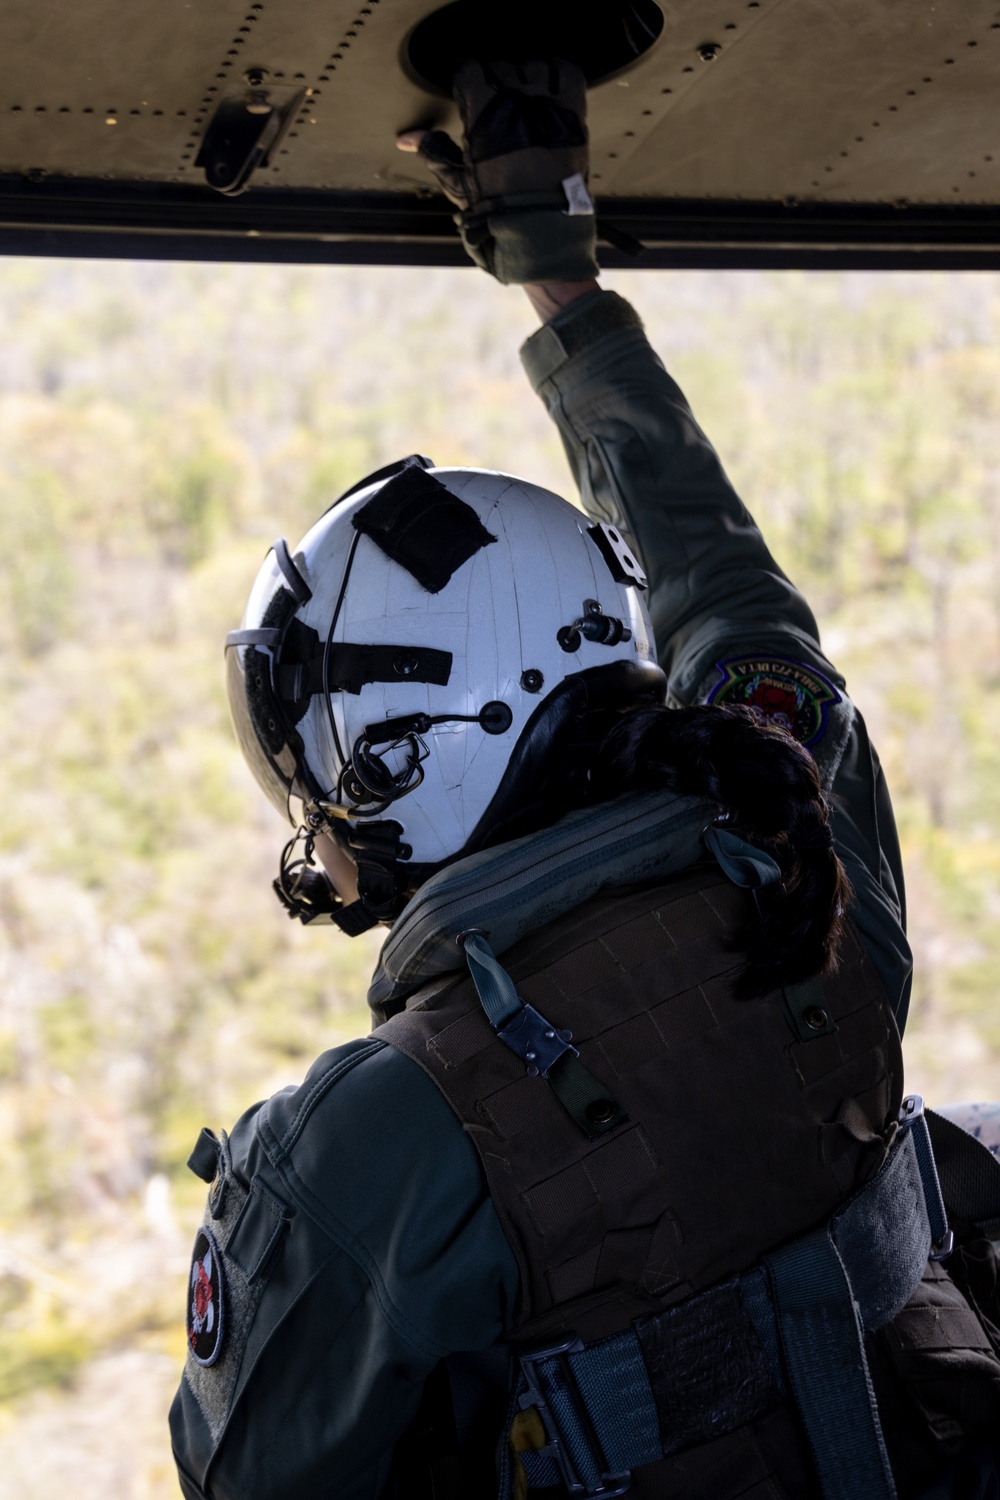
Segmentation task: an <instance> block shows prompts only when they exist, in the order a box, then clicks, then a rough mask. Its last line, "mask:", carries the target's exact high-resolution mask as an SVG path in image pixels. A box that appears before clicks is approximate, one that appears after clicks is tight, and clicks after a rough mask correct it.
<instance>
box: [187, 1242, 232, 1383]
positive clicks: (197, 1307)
mask: <svg viewBox="0 0 1000 1500" xmlns="http://www.w3.org/2000/svg"><path fill="white" fill-rule="evenodd" d="M224 1286H225V1284H224V1281H223V1272H222V1252H221V1251H220V1249H219V1246H218V1244H217V1242H216V1239H215V1235H214V1234H213V1233H212V1231H211V1230H210V1229H209V1228H207V1227H206V1226H205V1225H202V1227H201V1228H200V1229H199V1230H198V1235H197V1238H196V1239H195V1242H194V1254H193V1256H192V1258H191V1277H190V1280H189V1283H188V1310H187V1336H188V1349H189V1351H190V1354H191V1358H192V1359H193V1360H194V1361H195V1362H196V1363H197V1364H199V1365H214V1364H215V1361H216V1360H217V1359H218V1357H219V1353H220V1351H221V1349H222V1330H223V1325H224V1318H223V1314H224V1310H225V1308H224V1301H223V1298H224Z"/></svg>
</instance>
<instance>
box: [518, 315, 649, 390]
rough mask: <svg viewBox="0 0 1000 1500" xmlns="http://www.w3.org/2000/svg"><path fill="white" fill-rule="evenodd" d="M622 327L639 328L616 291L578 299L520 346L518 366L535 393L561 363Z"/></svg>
mask: <svg viewBox="0 0 1000 1500" xmlns="http://www.w3.org/2000/svg"><path fill="white" fill-rule="evenodd" d="M626 328H638V329H641V328H642V319H641V318H640V317H639V314H638V313H637V312H636V310H635V308H634V307H633V306H632V305H631V303H629V302H626V301H625V298H624V297H619V295H618V293H617V292H591V293H589V294H588V295H587V296H586V297H578V298H577V300H576V301H575V302H571V303H570V305H569V306H568V307H564V308H563V309H562V311H561V312H558V313H556V315H555V317H554V318H552V319H551V321H550V322H548V323H546V324H545V325H544V327H542V328H539V330H538V332H537V333H533V334H532V335H531V337H530V338H529V339H526V340H525V342H524V343H523V344H522V345H521V363H522V364H523V365H524V368H525V370H526V371H527V375H528V379H529V380H530V381H531V384H532V385H533V386H534V388H535V390H536V391H537V390H538V389H539V387H540V386H541V385H542V384H543V382H544V381H546V380H547V379H548V378H549V376H550V375H553V374H554V373H555V371H556V370H557V369H558V368H559V366H560V365H561V364H565V362H566V360H568V359H571V358H572V357H573V355H574V354H577V353H579V351H580V350H581V349H587V348H589V347H590V346H591V345H592V344H596V343H598V341H599V340H600V339H603V338H606V337H607V336H608V335H609V334H612V333H619V332H621V331H622V330H623V329H626Z"/></svg>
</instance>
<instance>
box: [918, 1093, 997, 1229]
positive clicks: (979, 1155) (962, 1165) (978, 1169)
mask: <svg viewBox="0 0 1000 1500" xmlns="http://www.w3.org/2000/svg"><path fill="white" fill-rule="evenodd" d="M926 1117H927V1126H928V1129H929V1130H930V1135H931V1142H932V1144H933V1146H934V1159H935V1161H936V1163H937V1169H938V1177H939V1179H940V1182H941V1192H942V1194H943V1196H944V1201H945V1204H946V1206H947V1208H948V1210H949V1212H950V1213H951V1214H953V1215H954V1217H955V1218H957V1219H964V1220H965V1222H966V1223H969V1224H978V1225H979V1227H980V1228H981V1229H982V1230H983V1231H984V1233H985V1234H987V1235H988V1236H989V1237H990V1239H994V1238H996V1237H997V1236H1000V1161H997V1159H996V1157H995V1156H994V1155H993V1152H992V1151H990V1150H989V1149H988V1147H986V1146H984V1145H983V1143H982V1141H977V1140H976V1138H975V1136H972V1135H970V1134H969V1132H968V1131H967V1130H963V1129H962V1127H961V1125H956V1124H955V1122H954V1121H953V1120H949V1119H947V1118H946V1117H945V1116H944V1115H939V1114H936V1113H935V1111H934V1110H933V1109H929V1110H927V1111H926Z"/></svg>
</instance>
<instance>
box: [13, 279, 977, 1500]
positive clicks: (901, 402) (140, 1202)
mask: <svg viewBox="0 0 1000 1500" xmlns="http://www.w3.org/2000/svg"><path fill="white" fill-rule="evenodd" d="M608 283H609V284H610V285H613V286H616V287H617V288H618V289H619V290H621V291H623V292H624V293H625V294H626V295H629V296H632V297H633V298H634V299H635V301H636V302H637V304H638V306H639V307H640V309H641V311H642V312H643V314H644V316H645V318H646V320H647V324H648V327H649V330H650V332H651V335H652V337H653V339H654V342H655V343H656V345H657V347H658V348H659V349H660V351H661V353H662V355H663V357H664V359H665V360H666V361H667V363H668V365H669V366H670V368H671V369H672V371H673V372H674V373H675V374H676V375H677V377H678V378H679V380H680V381H681V383H682V385H683V386H684V387H685V388H686V390H687V392H688V395H689V397H690V398H691V400H692V402H693V404H694V408H695V411H696V413H697V414H698V415H699V417H700V419H701V421H702V424H703V425H704V426H705V427H706V429H707V430H708V432H709V433H710V434H711V436H712V437H713V439H714V441H715V443H716V445H717V446H718V447H719V449H720V451H721V453H722V455H723V458H724V461H725V463H726V465H727V467H728V469H729V471H730V473H731V475H732V476H733V478H734V480H735V481H736V483H737V486H738V487H739V489H740V490H741V492H742V494H743V496H744V498H745V499H746V501H747V503H748V504H749V505H750V507H751V509H752V510H753V511H754V513H755V514H756V515H757V517H758V519H759V520H760V521H761V523H762V524H763V526H764V529H765V531H766V532H767V534H768V536H769V538H770V540H771V543H772V546H773V548H774V550H775V552H776V554H777V556H778V558H779V560H780V561H781V562H782V564H783V565H784V566H785V568H786V570H787V571H788V572H789V573H791V574H792V576H793V577H794V578H795V579H796V580H797V581H798V582H800V583H801V584H802V585H804V587H805V588H806V590H807V592H808V593H809V594H810V596H811V598H812V601H813V603H814V605H815V608H816V610H817V613H818V615H819V617H820V620H821V622H822V623H823V627H824V638H825V641H826V644H827V649H828V651H829V652H830V654H831V655H832V656H833V657H834V659H835V660H837V661H838V663H839V664H840V665H841V666H842V668H843V669H844V670H845V671H846V673H847V675H848V681H849V686H850V688H851V690H852V692H853V695H854V697H855V699H856V700H857V701H858V702H859V704H860V705H861V707H862V709H863V711H864V712H865V714H866V716H867V718H868V721H869V724H870V727H871V729H872V732H873V736H874V738H875V740H876V743H877V744H878V745H879V747H880V750H881V753H882V756H883V759H884V761H885V764H886V768H887V773H888V776H889V781H890V786H891V787H892V790H893V792H894V795H895V800H896V807H897V811H898V816H899V822H900V827H901V833H902V839H903V846H904V853H905V860H906V866H907V870H908V889H909V899H910V925H911V932H912V937H913V942H914V947H915V950H916V955H917V980H916V989H915V996H914V1003H913V1008H912V1011H911V1022H910V1026H909V1029H908V1032H907V1037H906V1050H907V1056H908V1059H909V1064H910V1075H909V1076H910V1086H911V1087H916V1088H920V1089H921V1090H922V1091H923V1092H924V1093H925V1094H927V1095H928V1096H929V1097H930V1099H931V1100H932V1101H935V1102H938V1103H944V1102H946V1101H947V1100H948V1099H949V1098H956V1097H958V1098H961V1097H972V1098H975V1097H979V1098H982V1097H991V1096H992V1097H1000V1009H998V1007H997V1005H996V1004H995V1001H994V990H995V988H996V982H995V974H996V971H997V967H998V963H1000V926H998V922H997V914H998V910H1000V428H998V419H1000V277H995V276H989V275H967V276H958V275H956V276H946V275H937V276H918V275H912V276H881V277H879V276H874V275H871V276H865V275H791V274H781V275H765V274H745V275H732V274H730V275H709V274H666V273H662V274H661V273H656V274H651V273H647V274H641V273H632V274H631V275H630V276H616V277H609V278H608ZM531 327H532V319H531V315H530V313H529V310H528V308H527V306H526V305H522V299H521V298H520V297H519V296H518V294H517V293H516V292H504V291H503V290H502V289H500V288H498V287H496V286H494V285H492V284H491V283H489V282H488V281H487V280H486V278H485V277H482V276H480V275H478V274H474V273H473V272H472V271H471V270H470V271H454V272H451V271H434V272H427V271H416V270H381V269H372V270H361V269H353V268H342V269H341V268H337V269H313V268H308V269H291V270H289V269H277V268H272V267H239V268H233V267H192V266H163V265H155V264H145V265H142V264H140V265H132V264H108V265H101V264H96V263H82V262H80V263H73V262H27V261H24V262H20V261H16V260H8V261H5V262H3V263H0V338H2V349H3V354H2V359H0V638H2V645H3V648H4V661H5V664H6V665H5V670H4V672H3V675H2V678H0V716H2V723H3V748H4V754H3V771H2V775H3V778H4V785H3V795H2V796H0V1493H2V1494H4V1495H11V1496H14V1495H17V1496H18V1497H19V1500H51V1497H52V1496H53V1495H55V1494H58V1493H67V1494H70V1493H71V1494H73V1496H74V1497H76V1500H91V1497H93V1500H97V1497H98V1496H100V1497H102V1500H103V1497H105V1496H108V1495H114V1496H115V1497H116V1500H165V1497H174V1496H176V1495H177V1493H178V1491H177V1488H176V1483H175V1481H174V1479H173V1475H172V1469H171V1465H170V1460H169V1452H168V1446H167V1440H166V1432H165V1426H164V1415H165V1409H166V1407H167V1405H168V1404H169V1400H170V1396H171V1394H172V1390H173V1387H174V1385H175V1383H176V1379H177V1375H178V1371H179V1364H180V1358H181V1353H182V1344H183V1335H182V1321H183V1303H184V1278H185V1271H186V1267H187V1254H188V1247H189V1245H190V1242H191V1238H192V1236H193V1231H194V1226H195V1224H196V1222H197V1220H198V1218H199V1217H200V1212H201V1201H202V1194H203V1187H202V1185H201V1184H200V1183H199V1182H198V1181H197V1180H196V1179H195V1178H194V1177H193V1176H191V1174H190V1173H189V1172H187V1171H186V1169H185V1167H184V1161H185V1158H186V1157H187V1154H188V1152H189V1150H190V1148H191V1146H192V1145H193V1143H194V1140H195V1137H196V1135H197V1132H198V1129H199V1127H200V1126H201V1125H202V1124H203V1123H210V1124H212V1125H213V1126H215V1127H218V1126H219V1125H224V1126H229V1125H230V1124H231V1123H232V1121H233V1119H234V1118H235V1117H236V1116H237V1115H238V1114H240V1113H241V1112H242V1110H243V1109H244V1108H246V1107H247V1106H248V1105H249V1104H251V1103H252V1102H253V1101H255V1100H256V1099H258V1098H260V1097H261V1096H263V1095H266V1094H267V1093H269V1092H271V1091H273V1090H274V1089H275V1088H276V1087H279V1086H281V1085H283V1084H285V1083H288V1082H292V1081H295V1080H297V1079H298V1078H300V1077H301V1075H302V1073H303V1072H304V1071H305V1068H306V1067H307V1065H308V1063H309V1062H310V1060H311V1059H312V1058H313V1056H314V1055H315V1054H316V1053H318V1052H319V1051H321V1050H323V1049H324V1048H325V1047H327V1046H329V1045H331V1044H332V1043H335V1042H337V1041H340V1040H344V1039H346V1038H348V1037H349V1036H352V1035H357V1034H359V1033H361V1032H363V1031H365V1030H367V1029H368V1023H367V1018H366V1014H365V1006H364V994H365V987H366V981H367V977H368V974H369V972H370V969H371V967H372V964H373V960H374V955H375V951H376V944H375V942H374V941H369V940H367V939H365V940H361V941H359V942H357V943H355V944H351V943H349V942H348V941H347V940H344V939H339V938H338V937H337V936H335V935H334V934H333V933H332V932H331V930H330V929H321V930H319V931H314V932H307V931H305V930H303V929H301V928H300V927H298V926H297V925H296V926H293V925H292V924H290V923H289V922H288V921H287V919H286V918H285V917H284V915H283V913H282V912H281V910H280V909H279V907H278V904H277V902H276V901H275V900H274V897H273V895H272V893H271V891H270V889H269V885H270V881H271V879H272V877H273V875H274V873H275V869H276V864H277V856H278V851H279V848H280V846H281V843H282V841H283V838H284V837H285V830H284V829H283V826H282V824H281V822H280V820H279V819H278V818H277V817H276V815H275V814H273V813H272V811H271V810H270V808H269V807H268V806H267V805H266V804H265V803H264V802H263V799H262V798H261V797H260V796H259V794H258V793H257V791H256V789H255V787H254V784H253V783H252V781H251V779H250V776H249V774H248V773H247V772H246V770H245V769H244V766H243V763H242V761H241V759H240V757H239V755H238V753H237V751H236V749H235V746H234V744H233V741H232V739H231V736H230V731H229V726H228V721H227V715H226V708H225V702H224V697H223V690H222V675H221V665H222V640H223V636H224V634H225V631H226V630H227V629H229V628H231V627H232V626H234V625H235V624H237V623H238V622H239V617H240V614H241V612H242V607H243V604H244V601H245V598H246V595H247V592H248V590H249V585H250V582H251V581H252V579H253V577H254V575H255V573H256V570H257V568H258V566H259V564H260V561H261V559H262V558H263V555H264V552H265V550H266V549H267V547H268V545H269V544H270V542H271V540H272V539H273V538H274V536H276V535H278V534H284V535H287V536H288V537H289V539H290V540H292V541H293V542H294V541H295V540H297V539H298V537H299V535H301V533H302V532H303V531H304V530H305V529H306V527H307V526H308V525H309V524H310V522H311V521H312V520H313V519H314V518H315V516H316V515H317V513H318V512H319V511H320V510H321V509H323V508H324V507H325V506H326V505H327V504H328V503H329V501H330V500H331V499H332V498H333V497H334V496H335V495H336V494H337V493H338V492H339V491H340V490H341V489H343V488H346V487H347V486H348V485H349V484H351V483H353V482H354V481H355V480H356V479H357V478H359V477H360V476H361V475H363V474H364V473H366V472H367V471H369V470H371V469H374V468H376V467H378V466H380V465H381V464H384V463H386V462H387V461H389V460H391V459H393V458H396V457H399V456H402V455H403V454H406V453H409V452H413V451H419V452H423V453H428V454H430V455H431V456H432V457H433V458H434V459H435V460H436V461H437V462H439V463H449V464H454V463H471V464H480V465H484V466H489V467H497V468H507V469H513V470H515V471H520V472H522V473H524V474H526V475H528V476H530V477H532V478H535V479H538V480H540V481H541V482H543V483H548V484H550V485H551V486H553V487H554V488H557V489H562V490H563V491H566V489H567V484H568V475H567V471H566V469H565V464H564V461H563V458H562V455H561V450H560V449H559V446H558V442H557V440H556V439H555V436H554V433H553V432H552V431H551V430H550V429H549V426H548V423H547V419H546V418H545V416H544V413H543V411H542V409H541V407H540V406H539V405H538V403H537V402H536V400H535V398H534V396H533V395H532V393H531V391H530V389H529V387H528V386H527V384H526V382H525V381H524V378H523V376H522V374H521V371H520V368H519V366H518V361H517V355H516V345H517V343H518V341H519V338H520V337H523V336H524V335H526V334H527V333H528V332H530V330H531Z"/></svg>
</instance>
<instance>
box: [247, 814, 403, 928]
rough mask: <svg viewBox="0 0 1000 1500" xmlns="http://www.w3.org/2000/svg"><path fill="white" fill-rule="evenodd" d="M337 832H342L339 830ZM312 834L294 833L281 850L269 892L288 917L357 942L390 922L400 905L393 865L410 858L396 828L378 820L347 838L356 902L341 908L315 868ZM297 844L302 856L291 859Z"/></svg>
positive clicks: (326, 878)
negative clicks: (332, 929) (354, 873)
mask: <svg viewBox="0 0 1000 1500" xmlns="http://www.w3.org/2000/svg"><path fill="white" fill-rule="evenodd" d="M342 830H343V831H346V830H344V826H343V825H342ZM318 831H319V830H317V829H311V828H307V827H302V828H300V829H298V831H297V832H296V833H295V834H294V836H293V837H292V838H291V839H289V841H288V843H287V844H286V845H285V847H284V849H283V850H282V854H281V866H280V869H279V871H278V878H277V880H275V881H274V882H273V887H274V892H275V895H276V896H277V897H278V900H279V901H280V902H281V904H282V906H283V907H284V908H285V910H286V911H287V913H288V915H289V917H290V918H296V917H297V918H298V920H299V921H300V922H301V923H302V924H303V926H305V927H312V926H317V925H318V926H327V925H332V926H335V927H339V928H340V930H341V932H344V933H346V934H347V936H348V937H358V936H359V935H360V934H361V933H362V932H368V931H369V930H370V929H371V928H372V927H375V926H377V925H378V923H380V922H391V921H393V920H394V919H395V918H396V917H397V916H398V915H399V910H400V906H401V904H402V899H403V896H402V891H401V888H400V881H399V874H398V861H400V860H406V859H409V857H410V854H411V852H412V851H411V849H410V846H409V845H408V844H404V843H402V842H401V840H400V835H401V834H402V832H403V830H402V827H401V825H400V824H399V823H395V822H392V821H391V820H386V821H384V822H383V821H381V820H380V821H378V822H366V823H363V824H361V825H360V826H358V827H357V828H353V827H352V828H351V829H350V830H349V831H348V832H347V837H346V843H347V847H348V849H349V850H350V854H351V858H352V859H353V860H354V862H355V864H356V865H357V869H358V899H357V900H356V901H350V902H347V903H345V902H344V901H343V899H342V897H341V896H339V895H338V894H337V892H336V890H335V889H334V886H333V883H332V881H331V880H330V878H329V876H328V875H326V874H324V873H323V872H322V871H321V870H319V869H317V868H316V859H315V848H316V836H317V833H318ZM300 842H302V845H303V847H302V853H301V854H300V855H299V856H298V857H296V848H297V846H298V844H299V843H300Z"/></svg>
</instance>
